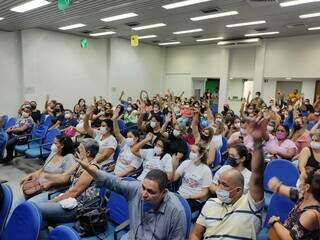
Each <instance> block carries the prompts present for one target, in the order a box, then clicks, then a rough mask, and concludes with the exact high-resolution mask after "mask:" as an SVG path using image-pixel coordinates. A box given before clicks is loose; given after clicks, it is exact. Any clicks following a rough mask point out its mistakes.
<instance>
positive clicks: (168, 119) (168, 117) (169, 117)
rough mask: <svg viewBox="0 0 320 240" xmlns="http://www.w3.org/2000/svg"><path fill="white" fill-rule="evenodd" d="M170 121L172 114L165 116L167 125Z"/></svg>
mask: <svg viewBox="0 0 320 240" xmlns="http://www.w3.org/2000/svg"><path fill="white" fill-rule="evenodd" d="M171 120H172V114H171V113H168V114H167V115H166V122H167V123H169V122H170V121H171Z"/></svg>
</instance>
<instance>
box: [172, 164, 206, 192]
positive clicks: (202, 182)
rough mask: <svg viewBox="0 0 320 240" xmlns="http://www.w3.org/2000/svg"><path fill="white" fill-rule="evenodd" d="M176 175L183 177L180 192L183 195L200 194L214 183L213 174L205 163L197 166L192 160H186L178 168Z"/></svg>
mask: <svg viewBox="0 0 320 240" xmlns="http://www.w3.org/2000/svg"><path fill="white" fill-rule="evenodd" d="M176 173H177V174H179V175H180V176H182V184H181V186H180V187H179V190H178V193H180V194H181V195H194V194H196V193H199V192H201V191H202V190H203V189H204V188H206V187H209V185H210V184H211V182H212V172H211V170H210V168H209V167H208V166H207V165H205V164H203V163H201V164H199V165H195V164H194V162H192V161H191V160H185V161H183V162H182V163H181V164H180V166H179V167H178V168H177V170H176Z"/></svg>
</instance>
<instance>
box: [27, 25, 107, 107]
mask: <svg viewBox="0 0 320 240" xmlns="http://www.w3.org/2000/svg"><path fill="white" fill-rule="evenodd" d="M21 34H22V61H23V70H22V71H23V83H24V89H25V90H27V92H25V93H24V95H25V98H26V99H35V100H37V101H39V103H43V101H44V98H45V95H46V94H50V98H51V99H55V100H57V101H59V102H60V101H61V102H62V103H65V104H64V105H65V107H67V108H73V105H74V104H75V103H76V101H77V100H78V99H79V98H80V97H84V98H86V99H87V100H90V101H92V97H93V96H100V95H101V96H106V95H107V67H106V66H107V57H106V56H107V47H106V46H107V45H106V40H95V39H90V40H89V47H88V48H87V49H82V48H81V47H80V39H81V37H78V36H73V35H68V34H62V33H56V32H49V31H44V30H38V29H36V30H34V29H32V30H25V31H22V33H21Z"/></svg>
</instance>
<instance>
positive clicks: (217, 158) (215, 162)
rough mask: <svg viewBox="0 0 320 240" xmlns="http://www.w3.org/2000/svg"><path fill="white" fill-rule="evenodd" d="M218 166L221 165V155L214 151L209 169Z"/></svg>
mask: <svg viewBox="0 0 320 240" xmlns="http://www.w3.org/2000/svg"><path fill="white" fill-rule="evenodd" d="M219 165H221V153H220V151H219V150H216V152H215V155H214V160H213V163H212V166H211V168H215V167H217V166H219Z"/></svg>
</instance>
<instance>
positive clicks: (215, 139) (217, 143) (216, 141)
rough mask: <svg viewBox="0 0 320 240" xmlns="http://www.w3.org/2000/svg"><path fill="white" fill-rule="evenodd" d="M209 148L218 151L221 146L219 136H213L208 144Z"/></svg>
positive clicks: (220, 137)
mask: <svg viewBox="0 0 320 240" xmlns="http://www.w3.org/2000/svg"><path fill="white" fill-rule="evenodd" d="M210 145H211V146H210V147H215V149H216V150H220V148H221V147H222V145H223V142H222V136H221V135H213V136H212V139H211V143H210Z"/></svg>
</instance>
